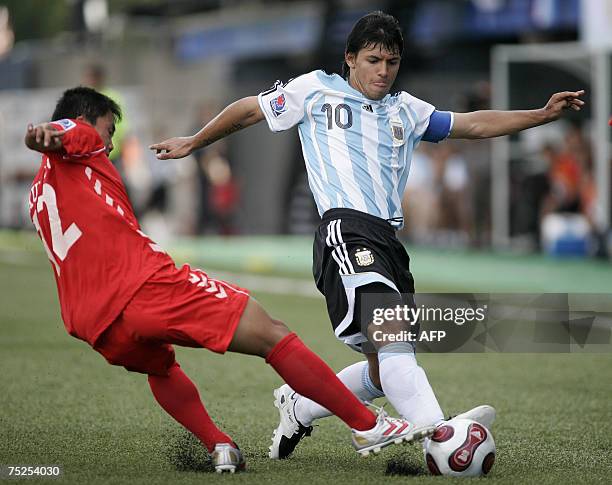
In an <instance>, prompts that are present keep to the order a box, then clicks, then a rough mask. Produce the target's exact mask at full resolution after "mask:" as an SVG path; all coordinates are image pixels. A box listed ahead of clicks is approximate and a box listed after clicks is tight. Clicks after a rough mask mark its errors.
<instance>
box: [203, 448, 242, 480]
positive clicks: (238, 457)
mask: <svg viewBox="0 0 612 485" xmlns="http://www.w3.org/2000/svg"><path fill="white" fill-rule="evenodd" d="M211 457H212V463H213V466H214V467H215V471H216V472H217V473H224V472H229V473H236V472H237V471H238V472H240V471H244V470H245V468H246V462H245V461H244V456H242V452H241V451H240V449H239V448H238V447H237V446H234V445H233V444H231V443H217V444H216V445H215V449H214V451H213V452H212V455H211Z"/></svg>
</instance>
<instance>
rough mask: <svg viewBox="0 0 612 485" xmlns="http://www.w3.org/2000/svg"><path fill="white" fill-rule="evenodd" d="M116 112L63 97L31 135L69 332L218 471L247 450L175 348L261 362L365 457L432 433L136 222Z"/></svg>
mask: <svg viewBox="0 0 612 485" xmlns="http://www.w3.org/2000/svg"><path fill="white" fill-rule="evenodd" d="M120 117H121V111H120V108H119V106H118V105H117V104H116V103H115V102H114V101H112V100H111V99H110V98H108V97H106V96H104V95H103V94H101V93H99V92H97V91H95V90H93V89H90V88H85V87H77V88H74V89H69V90H67V91H66V92H64V94H63V95H62V97H61V98H60V99H59V101H58V103H57V105H56V108H55V112H54V113H53V116H52V120H54V121H52V122H51V123H44V124H41V125H38V126H32V125H30V126H28V129H27V132H26V136H25V143H26V145H27V146H28V147H29V148H31V149H32V150H36V151H39V152H41V153H42V154H43V156H42V163H41V166H40V169H39V171H38V174H37V175H36V178H35V179H34V182H33V184H32V188H31V191H30V198H29V206H30V216H31V218H32V221H33V223H34V226H35V227H36V230H37V231H38V235H39V236H40V238H41V240H42V243H43V245H44V247H45V250H46V252H47V255H48V257H49V260H50V261H51V265H52V268H53V272H54V276H55V279H56V283H57V288H58V293H59V300H60V305H61V312H62V318H63V320H64V324H65V326H66V329H67V331H68V332H69V333H70V334H71V335H72V336H74V337H76V338H79V339H81V340H84V341H86V342H87V343H88V344H89V345H90V346H91V347H93V348H94V349H95V350H96V351H98V352H99V353H100V354H102V355H103V356H104V357H105V358H106V360H107V361H108V362H109V363H111V364H114V365H120V366H124V367H125V368H126V369H128V370H130V371H134V372H141V373H144V374H147V375H148V381H149V385H150V387H151V391H152V392H153V395H154V396H155V399H156V400H157V402H158V403H159V404H160V405H161V406H162V407H163V408H164V409H165V410H166V411H167V412H168V413H169V414H170V415H171V416H172V417H173V418H174V419H176V420H177V421H178V422H179V423H181V424H182V425H183V426H184V427H185V428H187V429H188V430H189V431H191V432H192V433H193V434H195V435H196V436H197V437H198V438H199V439H200V440H201V441H202V443H203V444H204V445H205V446H206V447H207V449H208V451H209V453H211V454H212V460H213V464H214V466H215V468H216V470H217V471H218V472H221V471H224V470H229V471H231V472H233V471H235V470H241V469H243V468H244V458H243V456H242V453H241V452H240V450H239V449H238V447H237V446H236V444H235V443H234V441H233V440H232V439H231V438H230V437H229V436H227V435H226V434H225V433H223V431H221V430H220V429H218V428H217V426H216V425H215V424H214V423H213V421H212V420H211V418H210V417H209V415H208V414H207V412H206V409H205V408H204V405H203V404H202V402H201V400H200V397H199V394H198V391H197V389H196V387H195V385H194V384H193V383H192V382H191V380H190V379H189V378H188V377H187V376H186V375H185V373H184V372H183V371H182V370H181V368H180V366H179V365H178V363H177V362H176V360H175V355H174V350H173V348H172V345H173V344H176V345H183V346H188V347H204V348H207V349H209V350H212V351H213V352H218V353H224V352H225V351H227V350H229V351H232V352H239V353H243V354H251V355H257V356H260V357H264V358H265V359H266V362H267V363H268V364H270V365H271V366H272V367H273V368H274V370H275V371H276V372H277V373H278V374H279V375H280V376H281V377H282V378H283V379H284V380H285V381H286V382H287V383H288V384H289V385H290V386H291V387H292V388H293V389H295V390H296V391H297V392H299V393H300V394H302V395H304V396H307V397H309V398H310V399H312V400H314V401H316V402H318V403H319V404H321V405H322V406H324V407H326V408H327V409H329V410H330V411H331V412H333V413H334V414H336V415H337V416H338V417H340V418H341V419H342V420H343V421H344V422H345V423H346V424H347V425H348V426H349V427H350V428H351V429H352V438H353V445H354V447H355V448H356V450H357V451H358V452H360V453H362V454H367V453H368V452H369V451H375V452H376V451H379V450H380V448H382V447H385V446H387V445H390V444H393V443H399V442H402V441H413V440H416V439H420V438H422V437H424V436H428V435H430V434H431V433H433V428H431V427H428V428H420V429H415V426H414V425H413V424H411V423H409V422H408V421H405V420H402V419H395V418H390V417H388V416H387V415H385V414H384V413H382V412H380V413H379V415H378V416H376V415H374V414H373V413H372V412H371V411H370V410H368V409H367V408H366V407H365V406H364V405H363V404H362V403H361V402H360V401H359V400H358V399H357V398H356V397H355V395H353V394H352V393H351V392H350V391H349V390H348V389H347V388H346V387H345V386H344V385H343V384H342V383H341V382H340V380H338V378H337V377H336V375H335V374H334V372H333V371H332V370H331V369H330V368H329V367H328V366H327V365H326V364H325V363H324V362H323V361H322V360H321V359H320V358H319V357H317V356H316V355H315V354H314V353H313V352H312V351H310V350H309V349H308V348H307V347H306V346H305V345H304V344H303V343H302V341H301V340H300V339H299V338H298V337H297V335H295V334H294V333H291V332H290V331H289V329H288V328H287V327H286V326H285V325H284V324H283V323H282V322H280V321H277V320H274V319H272V318H271V317H270V316H269V315H268V314H267V313H266V312H265V310H264V309H263V308H262V307H261V306H260V305H259V304H258V303H257V302H256V301H255V300H254V299H253V298H251V297H250V296H249V293H248V291H247V290H245V289H242V288H239V287H237V286H235V285H232V284H229V283H227V282H225V281H220V280H216V279H213V278H210V277H208V275H206V273H204V272H202V271H200V270H198V269H194V268H191V267H190V266H189V265H184V266H183V267H182V268H181V269H177V268H176V266H175V264H174V261H173V260H172V259H171V258H170V257H169V256H168V255H167V254H166V253H165V252H164V251H163V249H161V248H160V247H159V246H158V245H157V244H155V242H153V241H152V240H151V239H149V237H148V236H147V235H146V234H144V233H143V232H142V231H141V230H140V228H139V225H138V221H137V220H136V218H135V216H134V213H133V210H132V207H131V204H130V202H129V200H128V197H127V194H126V191H125V187H124V186H123V183H122V182H121V179H120V177H119V174H118V172H117V170H116V169H115V168H114V166H113V165H112V164H111V162H110V161H109V159H108V154H109V153H110V151H111V150H112V148H113V145H112V135H113V132H114V129H115V128H114V127H115V121H116V120H118V119H120Z"/></svg>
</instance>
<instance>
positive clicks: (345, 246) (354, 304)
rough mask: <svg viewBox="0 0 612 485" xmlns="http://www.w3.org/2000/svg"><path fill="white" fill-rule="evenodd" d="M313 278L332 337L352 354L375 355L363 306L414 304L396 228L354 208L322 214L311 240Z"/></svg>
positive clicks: (407, 268) (408, 275)
mask: <svg viewBox="0 0 612 485" xmlns="http://www.w3.org/2000/svg"><path fill="white" fill-rule="evenodd" d="M313 275H314V278H315V282H316V285H317V288H318V289H319V291H320V292H321V293H323V295H324V296H325V300H326V303H327V311H328V313H329V318H330V320H331V324H332V327H333V329H334V334H335V335H336V337H337V338H338V339H340V340H341V341H342V342H344V343H346V344H347V345H349V346H351V347H352V348H354V349H355V350H359V351H362V352H373V351H374V349H373V347H372V346H371V345H370V344H369V342H367V331H366V327H367V325H368V324H369V323H370V322H369V321H364V318H363V315H366V314H370V315H371V313H368V311H369V310H368V309H367V308H366V307H368V306H371V305H372V304H373V303H374V304H376V305H377V306H379V307H381V308H384V307H386V306H389V305H395V304H400V303H401V304H412V305H413V304H414V299H413V297H412V295H413V294H414V280H413V278H412V274H411V273H410V258H409V256H408V253H407V252H406V249H405V248H404V246H403V245H402V243H401V242H400V241H399V240H398V239H397V236H396V234H395V229H394V228H393V227H392V226H391V225H390V224H389V223H388V222H387V221H385V220H384V219H380V218H378V217H375V216H372V215H370V214H365V213H363V212H359V211H356V210H353V209H331V210H329V211H327V212H326V213H325V214H323V218H322V221H321V225H320V226H319V228H318V229H317V232H316V234H315V240H314V247H313ZM364 291H368V292H374V293H375V296H374V298H366V297H365V296H364V294H363V292H364ZM406 295H409V296H408V297H407V296H406ZM406 298H409V299H410V301H409V302H408V301H405V300H406ZM366 300H367V301H366Z"/></svg>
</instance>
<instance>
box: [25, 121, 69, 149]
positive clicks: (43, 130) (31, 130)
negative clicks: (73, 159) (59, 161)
mask: <svg viewBox="0 0 612 485" xmlns="http://www.w3.org/2000/svg"><path fill="white" fill-rule="evenodd" d="M65 134H66V130H59V129H57V128H56V127H55V126H53V125H52V124H51V123H42V124H40V125H36V126H34V125H33V124H31V123H30V124H29V125H28V129H27V131H26V134H25V139H24V142H25V144H26V146H27V147H28V148H29V149H31V150H36V151H37V152H41V153H45V152H55V151H57V150H60V149H61V148H62V147H63V144H62V137H63V136H64V135H65Z"/></svg>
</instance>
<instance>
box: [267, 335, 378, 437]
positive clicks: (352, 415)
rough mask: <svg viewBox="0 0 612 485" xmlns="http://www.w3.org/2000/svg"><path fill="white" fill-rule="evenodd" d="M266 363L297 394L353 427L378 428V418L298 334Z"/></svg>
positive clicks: (280, 345) (281, 344)
mask: <svg viewBox="0 0 612 485" xmlns="http://www.w3.org/2000/svg"><path fill="white" fill-rule="evenodd" d="M266 362H267V363H268V364H270V365H271V366H272V367H273V368H274V370H275V371H276V372H278V374H279V375H280V376H281V377H282V378H283V379H284V380H285V382H286V383H287V384H289V385H290V386H291V388H292V389H293V390H294V391H296V392H297V393H298V394H301V395H302V396H306V397H307V398H309V399H312V400H313V401H315V402H317V403H319V404H320V405H321V406H324V407H325V408H327V409H329V410H330V411H331V412H332V413H334V414H335V415H336V416H338V417H339V418H340V419H341V420H342V421H344V422H345V423H346V424H348V425H349V426H350V427H351V428H354V429H357V430H360V431H364V430H366V429H372V428H373V427H374V426H376V416H374V414H373V413H372V412H371V411H370V410H369V409H368V408H366V407H365V406H364V405H363V403H362V402H361V401H360V400H359V399H357V397H356V396H355V395H354V394H353V393H352V392H351V391H349V390H348V389H347V388H346V386H345V385H344V384H342V382H341V381H340V379H338V377H337V376H336V374H334V372H333V371H332V370H331V369H330V368H329V367H328V366H327V364H326V363H325V362H323V361H322V360H321V359H320V358H319V357H318V356H317V355H316V354H315V353H314V352H312V351H311V350H310V349H309V348H308V347H306V345H304V342H302V341H301V340H300V339H299V338H298V336H297V335H296V334H294V333H290V334H289V335H287V336H286V337H285V338H283V339H282V340H281V341H280V342H279V343H278V344H276V346H275V347H274V348H273V349H272V350H271V351H270V353H269V354H268V356H267V357H266Z"/></svg>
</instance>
